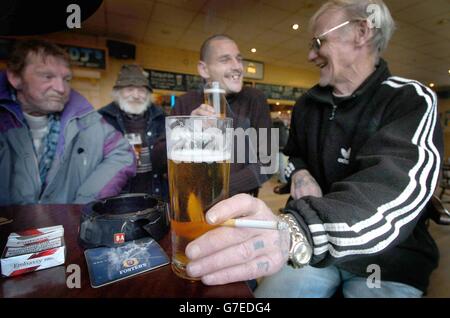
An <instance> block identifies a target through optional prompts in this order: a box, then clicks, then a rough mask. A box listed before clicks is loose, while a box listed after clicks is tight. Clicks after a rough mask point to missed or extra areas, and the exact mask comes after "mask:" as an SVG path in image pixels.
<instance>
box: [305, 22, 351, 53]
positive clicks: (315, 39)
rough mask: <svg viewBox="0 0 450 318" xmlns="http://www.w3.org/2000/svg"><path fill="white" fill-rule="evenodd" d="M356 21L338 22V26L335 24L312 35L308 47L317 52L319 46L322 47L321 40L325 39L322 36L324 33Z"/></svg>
mask: <svg viewBox="0 0 450 318" xmlns="http://www.w3.org/2000/svg"><path fill="white" fill-rule="evenodd" d="M356 21H358V20H348V21H345V22H343V23H341V24H339V25H338V26H335V27H334V28H332V29H330V30H328V31H326V32H324V33H322V34H321V35H319V36H316V37H313V38H312V40H311V43H310V44H309V47H310V48H311V50H314V51H316V52H319V50H320V48H321V47H322V42H323V41H325V39H324V38H323V37H324V36H325V35H327V34H328V33H331V32H333V31H335V30H337V29H340V28H342V27H343V26H345V25H347V24H349V23H350V22H356Z"/></svg>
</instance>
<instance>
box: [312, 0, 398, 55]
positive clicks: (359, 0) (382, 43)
mask: <svg viewBox="0 0 450 318" xmlns="http://www.w3.org/2000/svg"><path fill="white" fill-rule="evenodd" d="M371 5H375V6H377V9H378V11H376V12H378V13H379V16H377V18H376V22H378V23H379V24H378V25H375V26H374V29H373V30H374V36H373V38H372V47H373V50H374V52H375V53H377V54H378V55H380V54H381V53H382V52H383V51H384V50H386V49H387V47H388V44H389V41H390V39H391V37H392V35H393V34H394V31H395V22H394V19H392V15H391V12H390V11H389V8H388V7H387V6H386V4H385V3H384V2H383V0H330V1H328V2H326V3H325V4H323V5H322V7H320V9H319V10H318V11H317V12H316V13H315V14H314V16H313V17H312V18H311V20H310V22H309V26H310V29H312V27H314V25H315V24H316V22H317V19H319V17H320V16H321V15H322V14H324V13H325V12H326V11H329V10H343V11H344V14H345V15H346V17H347V19H348V20H369V18H371V15H372V14H373V11H371V10H370V8H371V7H370V6H371Z"/></svg>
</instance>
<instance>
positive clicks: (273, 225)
mask: <svg viewBox="0 0 450 318" xmlns="http://www.w3.org/2000/svg"><path fill="white" fill-rule="evenodd" d="M221 225H222V226H231V227H250V228H254V229H268V230H284V229H287V224H286V223H284V222H277V221H261V220H245V219H229V220H227V221H225V222H223V223H222V224H221Z"/></svg>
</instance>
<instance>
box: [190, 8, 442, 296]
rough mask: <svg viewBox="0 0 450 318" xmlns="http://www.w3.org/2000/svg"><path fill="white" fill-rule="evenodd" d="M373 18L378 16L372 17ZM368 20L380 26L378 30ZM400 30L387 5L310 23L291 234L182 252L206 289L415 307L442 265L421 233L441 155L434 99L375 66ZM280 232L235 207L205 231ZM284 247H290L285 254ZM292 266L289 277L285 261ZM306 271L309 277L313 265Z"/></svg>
mask: <svg viewBox="0 0 450 318" xmlns="http://www.w3.org/2000/svg"><path fill="white" fill-rule="evenodd" d="M368 9H372V10H368ZM371 12H375V14H376V19H374V20H375V21H372V20H371V18H370V16H369V15H370V14H371ZM393 29H394V22H393V20H392V17H391V15H390V13H389V10H388V8H387V7H386V6H385V4H384V3H383V1H381V0H333V1H329V2H327V3H326V4H324V5H323V6H322V7H321V8H320V9H319V11H318V12H317V13H316V14H315V15H314V16H313V17H312V19H311V31H312V34H313V39H312V43H311V50H310V52H309V56H308V58H309V60H310V62H312V63H314V64H315V65H316V66H318V67H319V68H320V81H319V85H317V86H315V87H313V88H312V89H311V90H309V91H308V92H307V93H306V94H305V95H303V96H302V97H301V98H300V100H299V101H298V102H297V104H296V105H295V107H294V111H293V114H292V121H291V131H290V136H289V141H288V144H287V145H286V147H285V151H284V153H285V154H286V155H288V156H289V157H290V163H289V165H288V167H287V169H286V172H287V175H288V177H289V179H290V180H291V196H292V197H293V200H291V201H290V202H289V203H288V205H287V206H286V209H285V211H286V214H285V215H283V216H281V217H280V218H281V219H282V220H283V221H285V222H286V224H288V225H289V235H288V239H287V240H286V235H285V234H284V231H270V230H254V229H235V228H219V229H216V230H214V231H210V232H208V233H207V234H206V235H204V236H202V237H200V238H199V239H197V240H195V241H194V242H192V243H191V244H190V245H189V246H188V247H187V249H186V253H187V255H188V257H189V258H190V259H191V263H190V264H189V265H188V273H189V274H190V275H192V276H197V277H201V278H202V281H203V282H204V283H205V284H221V283H226V282H232V281H236V280H244V279H250V278H255V277H260V276H265V278H264V279H262V281H261V282H260V284H259V286H258V288H257V289H256V291H255V295H256V296H257V297H331V296H333V295H334V294H335V293H336V291H337V290H338V288H340V287H342V293H343V295H344V296H345V297H420V296H421V295H422V294H423V292H425V291H426V288H427V285H428V280H429V276H430V273H431V272H432V270H433V269H434V268H436V266H437V264H438V250H437V247H436V245H435V243H434V241H433V239H432V238H431V236H430V235H429V233H428V231H427V227H426V221H427V214H428V209H429V208H430V205H429V201H430V198H431V196H432V194H433V191H434V188H435V186H436V183H437V180H438V175H439V168H440V164H441V156H442V152H443V140H442V132H441V130H440V126H439V123H438V115H437V105H436V103H437V102H436V96H435V94H434V93H433V92H432V91H431V90H429V89H428V88H426V87H425V86H423V85H422V84H420V83H418V82H417V81H413V80H407V79H403V78H400V77H393V76H391V74H390V72H389V69H388V67H387V63H386V62H385V61H384V60H383V59H381V58H380V54H381V52H382V51H383V50H384V49H386V47H387V44H388V42H389V39H390V37H391V35H392V33H393ZM238 217H244V218H250V219H260V220H275V219H276V216H274V215H273V214H272V213H271V211H270V209H268V207H267V206H266V205H265V204H264V203H263V202H262V201H260V200H257V199H254V198H249V197H246V196H243V195H241V196H235V197H233V198H231V199H228V200H225V201H223V202H221V203H219V204H217V205H216V206H214V207H213V208H212V209H211V210H210V211H209V212H208V214H207V219H208V220H209V222H210V223H221V222H223V221H224V220H226V219H228V218H238ZM286 241H287V243H286ZM288 259H289V261H290V263H291V264H293V265H294V266H293V267H294V268H292V267H291V266H287V265H283V263H284V262H285V261H286V260H288ZM308 264H309V266H305V265H308Z"/></svg>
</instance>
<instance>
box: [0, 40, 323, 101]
mask: <svg viewBox="0 0 450 318" xmlns="http://www.w3.org/2000/svg"><path fill="white" fill-rule="evenodd" d="M45 38H46V39H48V40H51V41H54V42H56V43H61V44H71V45H78V46H85V47H96V48H106V39H105V38H103V37H100V36H89V35H81V34H76V33H55V34H51V35H46V36H45ZM135 45H136V60H118V59H115V58H111V57H108V60H107V69H106V70H105V71H94V72H95V73H96V75H95V76H93V77H90V78H83V77H82V76H79V73H80V72H77V69H74V75H75V76H74V80H73V83H72V86H73V88H74V89H77V90H79V91H80V92H81V93H82V94H83V95H85V96H86V97H87V98H88V100H89V101H90V102H91V103H92V104H93V105H94V107H96V108H99V107H101V106H103V105H106V104H107V103H109V102H110V101H111V97H110V96H111V89H112V87H113V85H114V82H115V80H116V77H117V74H118V72H119V70H120V67H121V66H122V65H123V64H127V63H138V64H140V65H141V66H143V67H144V68H147V69H157V70H163V71H170V72H178V73H187V74H197V62H198V57H199V53H198V52H193V51H189V50H180V49H174V48H167V47H161V46H157V45H150V44H142V43H137V44H135ZM0 66H1V65H0ZM91 73H92V72H91ZM264 73H265V74H264V80H263V81H258V82H263V83H270V84H281V85H289V86H298V87H311V86H312V85H314V84H315V83H316V82H317V80H318V73H312V72H308V71H302V70H295V69H292V68H285V67H278V66H275V65H271V64H265V70H264ZM155 93H161V91H157V90H155ZM162 93H164V92H162ZM177 94H180V92H178V93H177Z"/></svg>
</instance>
